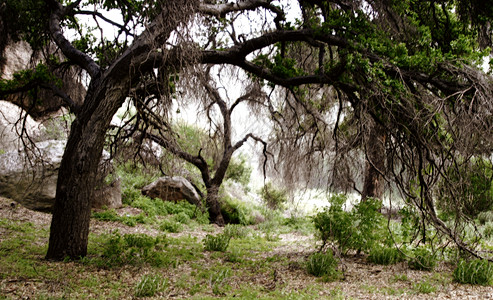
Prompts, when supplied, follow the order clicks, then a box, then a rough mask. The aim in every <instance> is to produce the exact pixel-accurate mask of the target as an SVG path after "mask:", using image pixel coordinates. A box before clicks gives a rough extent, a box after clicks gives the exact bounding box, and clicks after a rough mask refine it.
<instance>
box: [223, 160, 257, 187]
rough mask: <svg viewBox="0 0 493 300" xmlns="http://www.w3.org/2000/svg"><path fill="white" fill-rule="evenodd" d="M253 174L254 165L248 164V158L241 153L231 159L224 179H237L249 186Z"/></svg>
mask: <svg viewBox="0 0 493 300" xmlns="http://www.w3.org/2000/svg"><path fill="white" fill-rule="evenodd" d="M251 174H252V167H251V166H250V165H249V164H248V161H247V158H246V157H245V156H243V155H240V156H238V157H236V156H235V157H233V158H232V159H231V161H230V162H229V166H228V169H227V170H226V175H225V177H224V179H230V180H233V181H236V182H238V183H239V184H241V185H242V186H243V187H247V186H248V184H249V183H250V176H251Z"/></svg>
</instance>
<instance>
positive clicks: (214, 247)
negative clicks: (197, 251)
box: [204, 234, 231, 252]
mask: <svg viewBox="0 0 493 300" xmlns="http://www.w3.org/2000/svg"><path fill="white" fill-rule="evenodd" d="M230 239H231V237H229V236H227V235H225V234H218V235H216V236H213V235H210V234H208V235H206V237H205V239H204V248H205V250H207V251H220V252H224V251H226V249H228V246H229V241H230Z"/></svg>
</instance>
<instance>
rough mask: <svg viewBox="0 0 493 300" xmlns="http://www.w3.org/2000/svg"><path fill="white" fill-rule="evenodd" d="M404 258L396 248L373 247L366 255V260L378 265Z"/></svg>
mask: <svg viewBox="0 0 493 300" xmlns="http://www.w3.org/2000/svg"><path fill="white" fill-rule="evenodd" d="M403 259H404V257H403V255H402V253H401V252H400V251H399V249H396V248H385V247H373V248H372V249H371V250H370V254H369V255H368V261H369V262H371V263H374V264H378V265H392V264H396V263H398V262H400V261H402V260H403Z"/></svg>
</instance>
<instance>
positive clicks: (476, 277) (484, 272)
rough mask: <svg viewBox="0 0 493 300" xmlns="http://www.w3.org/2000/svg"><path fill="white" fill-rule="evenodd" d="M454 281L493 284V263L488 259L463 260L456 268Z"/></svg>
mask: <svg viewBox="0 0 493 300" xmlns="http://www.w3.org/2000/svg"><path fill="white" fill-rule="evenodd" d="M453 277H454V281H456V282H458V283H464V284H478V285H493V264H492V263H490V262H489V261H487V260H481V259H475V260H472V261H465V260H461V261H460V262H459V264H458V265H457V267H456V268H455V270H454V274H453Z"/></svg>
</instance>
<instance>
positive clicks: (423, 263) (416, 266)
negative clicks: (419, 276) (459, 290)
mask: <svg viewBox="0 0 493 300" xmlns="http://www.w3.org/2000/svg"><path fill="white" fill-rule="evenodd" d="M436 263H437V257H436V255H435V254H434V253H433V252H432V251H430V250H429V249H427V248H425V247H420V248H416V249H414V250H413V257H412V258H411V259H410V260H409V262H408V265H409V268H411V269H412V270H423V271H431V270H433V268H435V266H436Z"/></svg>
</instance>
